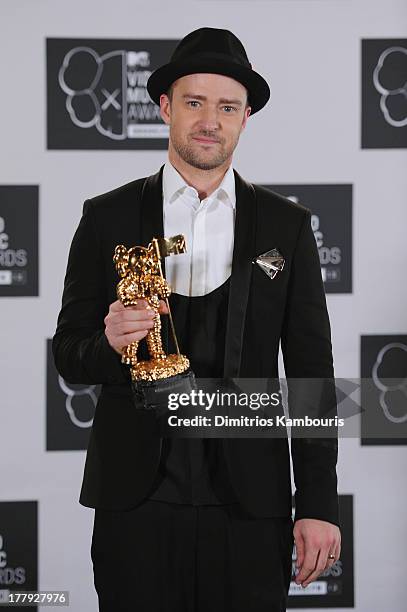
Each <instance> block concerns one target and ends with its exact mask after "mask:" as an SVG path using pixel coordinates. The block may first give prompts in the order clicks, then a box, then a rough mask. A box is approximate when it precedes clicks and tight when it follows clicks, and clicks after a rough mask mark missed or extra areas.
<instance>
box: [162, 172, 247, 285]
mask: <svg viewBox="0 0 407 612" xmlns="http://www.w3.org/2000/svg"><path fill="white" fill-rule="evenodd" d="M235 208H236V192H235V176H234V173H233V168H232V165H230V166H229V168H228V170H227V171H226V173H225V176H224V177H223V179H222V182H221V184H220V185H219V187H217V189H215V191H213V192H212V193H211V194H210V195H209V196H208V197H207V198H205V199H204V200H202V201H201V200H200V199H199V195H198V192H197V190H196V189H195V188H194V187H191V186H190V185H188V184H187V183H186V182H185V180H184V179H183V178H182V176H181V175H180V174H179V172H178V171H177V170H176V169H175V168H174V166H173V165H172V164H171V163H170V161H169V160H167V162H166V163H165V165H164V169H163V213H164V236H165V237H166V238H169V237H170V236H174V235H176V234H184V236H185V243H186V253H183V254H181V255H170V256H168V257H166V258H165V277H166V279H167V281H168V283H169V284H170V286H171V290H172V291H173V292H174V293H178V294H180V295H186V296H198V295H206V294H207V293H210V292H211V291H214V290H215V289H216V288H217V287H220V285H222V284H223V283H224V282H225V281H226V279H227V278H229V276H230V274H231V270H232V255H233V241H234V224H235Z"/></svg>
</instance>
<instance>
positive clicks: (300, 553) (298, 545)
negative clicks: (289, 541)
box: [295, 535, 305, 567]
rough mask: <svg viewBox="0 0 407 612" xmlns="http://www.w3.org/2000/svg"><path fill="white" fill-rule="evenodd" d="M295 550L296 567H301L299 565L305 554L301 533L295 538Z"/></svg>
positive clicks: (302, 561)
mask: <svg viewBox="0 0 407 612" xmlns="http://www.w3.org/2000/svg"><path fill="white" fill-rule="evenodd" d="M295 550H296V553H297V561H296V564H295V565H296V567H301V565H302V564H303V563H304V555H305V545H304V538H303V537H302V536H301V535H298V536H297V537H296V538H295Z"/></svg>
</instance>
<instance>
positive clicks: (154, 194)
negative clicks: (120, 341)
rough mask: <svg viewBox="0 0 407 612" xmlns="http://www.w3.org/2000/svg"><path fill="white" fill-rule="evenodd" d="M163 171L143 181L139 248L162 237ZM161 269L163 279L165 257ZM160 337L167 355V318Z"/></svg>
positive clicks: (164, 320) (162, 321)
mask: <svg viewBox="0 0 407 612" xmlns="http://www.w3.org/2000/svg"><path fill="white" fill-rule="evenodd" d="M163 169H164V165H162V166H161V168H160V169H159V171H158V172H157V173H156V174H152V175H151V176H148V177H147V178H146V180H145V181H144V185H143V189H142V192H141V206H140V220H139V223H140V245H141V246H147V245H148V243H149V242H151V240H152V239H153V238H162V237H164V217H163V188H162V186H163ZM161 267H162V271H163V275H164V277H165V257H163V258H162V260H161ZM161 337H162V339H163V346H164V351H165V352H166V353H167V354H168V316H165V317H161Z"/></svg>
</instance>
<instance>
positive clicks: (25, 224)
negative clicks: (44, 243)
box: [0, 185, 38, 296]
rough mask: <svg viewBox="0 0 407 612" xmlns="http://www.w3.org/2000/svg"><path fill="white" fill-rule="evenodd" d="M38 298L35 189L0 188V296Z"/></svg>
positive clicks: (33, 187) (19, 187)
mask: <svg viewBox="0 0 407 612" xmlns="http://www.w3.org/2000/svg"><path fill="white" fill-rule="evenodd" d="M37 295H38V187H37V186H36V185H33V186H31V185H30V186H29V185H0V296H37Z"/></svg>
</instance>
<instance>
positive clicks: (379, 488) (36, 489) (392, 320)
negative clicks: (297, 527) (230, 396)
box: [0, 0, 407, 612]
mask: <svg viewBox="0 0 407 612" xmlns="http://www.w3.org/2000/svg"><path fill="white" fill-rule="evenodd" d="M201 26H212V27H222V28H227V29H230V30H232V31H233V32H235V33H236V34H237V36H239V38H240V39H241V40H242V41H243V43H244V45H245V47H246V49H247V52H248V55H249V59H250V60H251V61H252V64H253V67H254V68H255V69H256V70H257V71H259V72H260V73H261V74H262V75H264V77H265V78H266V79H267V81H268V82H269V83H270V86H271V100H270V102H269V104H268V105H267V106H266V107H265V109H263V110H262V111H261V112H260V113H258V114H256V116H255V117H253V118H250V119H249V121H248V124H247V127H246V130H245V131H244V133H243V134H242V136H241V140H240V143H239V145H238V148H237V150H236V152H235V156H234V167H235V168H236V169H237V170H238V171H239V173H240V174H242V176H244V177H245V178H246V179H248V180H250V181H252V182H256V183H258V184H261V185H264V186H265V187H267V188H270V189H272V190H274V191H277V192H279V193H281V194H283V195H285V196H287V197H288V198H290V199H292V200H294V201H296V202H300V203H302V204H304V205H305V206H307V207H308V208H310V209H311V211H312V227H313V231H314V235H315V240H316V242H317V246H318V249H319V255H320V263H321V274H322V278H323V281H324V285H325V290H326V294H327V302H328V308H329V313H330V318H331V327H332V338H333V350H334V361H335V371H336V376H337V377H341V378H344V379H349V380H352V381H353V387H352V389H354V390H355V395H354V399H355V402H356V404H357V405H358V406H360V410H358V411H357V414H356V415H355V416H353V417H352V418H353V419H354V420H355V426H354V427H353V428H352V431H353V432H355V431H356V432H357V433H356V434H354V435H352V436H350V437H348V438H343V439H341V440H340V447H339V455H340V456H339V465H338V476H339V490H340V507H341V519H342V539H343V542H342V555H341V558H340V559H339V560H338V561H337V562H336V563H335V564H334V565H333V566H332V568H331V569H330V570H329V572H326V573H325V574H323V575H321V576H320V578H319V579H318V580H317V581H315V582H314V583H313V584H311V585H310V586H309V587H308V588H307V589H305V590H304V589H302V588H298V587H297V586H296V585H295V583H294V582H293V583H292V585H291V588H290V595H289V607H290V608H306V609H312V610H317V609H323V608H329V609H331V610H332V609H337V610H339V609H345V608H347V609H354V610H357V611H358V612H382V611H383V610H385V609H386V610H387V609H388V610H392V611H393V612H402V610H404V606H405V594H404V587H403V584H404V580H405V574H406V571H407V560H406V554H405V542H406V541H407V521H406V516H407V514H406V512H407V491H406V467H407V314H406V312H407V309H406V304H407V282H406V280H407V276H406V268H407V241H406V231H407V152H406V148H407V5H406V4H405V2H404V1H398V0H397V1H396V0H383V1H379V0H363V1H362V0H360V1H358V0H325V1H316V0H285V1H284V0H218V1H216V0H184V1H181V0H173V2H172V3H167V2H161V1H160V0H158V1H157V2H155V3H150V4H146V3H144V2H141V1H137V0H132V1H131V2H130V0H116V2H115V3H114V4H110V5H109V6H107V5H106V6H105V5H103V6H102V3H99V2H97V1H96V0H87V2H79V1H78V0H72V1H71V2H70V3H64V6H62V5H61V4H60V3H55V2H51V1H50V0H37V1H36V2H32V1H28V0H26V1H24V0H14V1H11V0H3V2H2V3H1V6H0V41H1V42H0V47H1V50H2V53H1V57H2V61H1V63H0V83H1V102H0V104H1V109H2V137H1V139H0V312H1V319H0V335H1V411H0V418H1V421H0V440H1V444H0V604H1V603H2V602H5V601H6V598H7V595H8V592H9V591H10V590H40V589H41V590H49V591H55V590H64V591H69V598H70V609H71V610H73V611H74V612H82V611H84V610H87V611H89V612H91V611H96V610H97V598H96V594H95V591H94V588H93V574H92V567H91V559H90V544H91V532H92V526H93V510H92V509H89V508H84V507H82V506H80V505H79V503H78V497H79V490H80V485H81V480H82V473H83V466H84V460H85V451H86V448H87V444H88V439H89V432H90V429H91V427H92V419H93V415H94V410H95V405H96V402H97V398H98V394H99V392H100V389H99V387H97V386H84V385H73V384H69V383H68V382H66V381H65V380H64V379H63V378H62V377H61V376H60V375H59V374H58V372H57V371H56V368H55V365H54V363H53V358H52V352H51V338H52V336H53V333H54V330H55V325H56V318H57V314H58V311H59V307H60V300H61V293H62V286H63V279H64V274H65V268H66V261H67V254H68V249H69V245H70V242H71V239H72V236H73V233H74V231H75V228H76V226H77V224H78V222H79V218H80V215H81V211H82V205H83V201H84V200H85V199H86V198H88V197H92V196H95V195H97V194H99V193H103V192H105V191H108V190H109V189H113V188H115V187H117V186H119V185H121V184H124V183H126V182H129V181H131V180H133V179H135V178H139V177H142V176H146V175H148V174H152V173H154V172H156V171H157V169H158V168H159V167H160V166H161V165H162V163H163V162H164V161H165V160H166V150H167V146H168V127H167V126H166V125H165V124H164V123H163V122H162V120H161V118H160V113H159V109H158V107H157V106H156V105H155V104H154V103H153V102H152V101H151V99H150V98H149V95H148V93H147V90H146V82H147V79H148V77H149V75H150V74H151V72H152V71H153V70H154V69H155V68H157V67H158V66H160V65H162V64H163V63H166V62H167V61H168V58H169V56H170V54H171V53H172V51H173V49H174V48H175V46H176V44H177V42H178V41H179V40H180V38H182V37H183V36H184V35H185V34H186V33H188V32H189V31H192V30H194V29H196V28H198V27H201ZM280 362H281V361H280ZM353 414H354V413H353ZM367 415H374V423H375V429H374V431H372V430H371V429H370V426H371V422H372V420H371V419H370V418H369V419H368V418H367ZM112 418H113V419H116V418H117V419H119V418H120V415H112ZM123 426H125V424H123ZM377 432H381V433H382V434H383V435H377ZM294 564H295V550H294V551H293V567H294ZM125 572H126V568H125V567H122V566H121V565H120V562H119V560H116V559H112V562H111V580H112V581H119V582H120V580H121V579H122V577H123V576H124V575H125ZM18 609H19V608H18ZM31 609H36V608H35V607H33V608H31Z"/></svg>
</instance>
